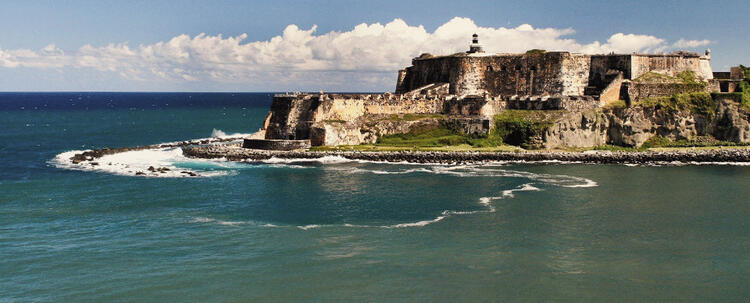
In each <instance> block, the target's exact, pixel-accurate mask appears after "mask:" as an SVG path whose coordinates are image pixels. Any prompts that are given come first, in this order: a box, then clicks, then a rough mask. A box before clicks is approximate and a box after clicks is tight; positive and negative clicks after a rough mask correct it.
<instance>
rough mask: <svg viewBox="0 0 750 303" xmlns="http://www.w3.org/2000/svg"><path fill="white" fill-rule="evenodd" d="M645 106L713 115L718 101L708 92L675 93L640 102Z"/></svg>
mask: <svg viewBox="0 0 750 303" xmlns="http://www.w3.org/2000/svg"><path fill="white" fill-rule="evenodd" d="M638 104H639V105H641V106H643V107H653V108H656V109H663V110H666V111H684V110H687V111H690V112H693V113H698V114H704V115H707V116H712V115H713V114H714V113H715V112H716V102H714V99H713V98H712V97H711V94H709V93H706V92H698V93H685V94H674V95H672V96H670V97H651V98H646V99H643V100H641V101H639V102H638Z"/></svg>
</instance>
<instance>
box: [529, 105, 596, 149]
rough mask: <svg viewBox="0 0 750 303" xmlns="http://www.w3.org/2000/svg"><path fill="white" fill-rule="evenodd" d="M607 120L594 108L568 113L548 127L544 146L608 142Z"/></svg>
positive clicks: (594, 144) (585, 145) (590, 144)
mask: <svg viewBox="0 0 750 303" xmlns="http://www.w3.org/2000/svg"><path fill="white" fill-rule="evenodd" d="M607 122H608V121H607V120H606V116H604V115H600V114H599V113H597V112H596V111H593V110H589V111H583V112H573V113H568V114H566V115H564V116H563V117H562V118H560V119H559V120H557V121H556V122H555V123H554V124H553V125H552V126H551V127H549V128H548V129H547V131H546V132H545V133H544V137H543V140H542V141H543V146H544V147H545V148H547V149H552V148H556V147H563V146H566V147H589V146H598V145H604V144H606V142H607V128H606V125H607Z"/></svg>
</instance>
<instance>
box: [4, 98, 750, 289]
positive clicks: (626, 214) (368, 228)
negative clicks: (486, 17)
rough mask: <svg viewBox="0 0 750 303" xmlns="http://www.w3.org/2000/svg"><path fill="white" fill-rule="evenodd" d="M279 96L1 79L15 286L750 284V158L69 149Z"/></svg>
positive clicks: (147, 135)
mask: <svg viewBox="0 0 750 303" xmlns="http://www.w3.org/2000/svg"><path fill="white" fill-rule="evenodd" d="M79 97H80V98H81V99H79ZM92 99H93V100H92ZM71 100H72V101H71ZM80 100H90V101H88V103H85V102H83V103H81V102H82V101H80ZM109 100H111V101H109ZM72 102H73V103H74V102H78V103H76V104H75V105H71V104H72ZM269 102H270V99H269V97H268V94H235V95H234V96H232V95H231V94H103V93H100V94H30V95H29V94H26V95H22V96H19V95H18V94H0V109H1V110H0V121H3V124H4V125H6V127H5V128H3V129H0V150H1V151H2V152H3V154H4V155H5V156H6V159H5V160H4V161H3V166H2V169H0V273H2V274H1V275H0V301H9V302H14V301H19V302H27V301H75V302H101V301H135V302H144V301H145V302H162V301H185V300H190V301H217V302H224V301H360V300H364V301H508V300H512V301H518V300H523V301H576V302H577V301H741V300H744V298H746V297H747V296H748V295H750V291H748V290H747V287H746V285H747V284H748V278H746V277H747V274H748V272H749V271H750V257H749V255H748V253H747V252H748V251H750V239H749V238H750V237H749V236H748V235H747V233H746V231H747V229H748V226H750V203H748V201H749V200H750V199H749V198H748V195H749V194H750V189H748V185H750V167H740V166H712V165H705V166H661V167H642V166H635V167H629V166H619V165H586V164H510V163H494V164H491V165H468V166H445V165H412V164H381V163H368V162H357V161H347V160H344V159H340V158H326V159H323V160H321V161H286V160H276V159H272V160H271V161H265V162H257V163H233V162H226V161H205V160H193V159H187V158H185V157H182V156H181V154H180V152H179V150H178V149H165V150H161V151H144V152H137V153H134V154H126V155H123V154H120V155H114V156H113V157H111V158H110V159H107V160H106V162H107V163H113V165H112V166H114V167H117V164H124V165H130V166H131V168H136V167H141V168H145V167H142V166H145V165H154V164H155V165H162V166H169V167H174V168H178V169H180V168H184V169H190V170H195V171H198V172H200V173H201V177H196V178H182V177H135V176H131V175H126V172H123V170H118V169H116V168H113V169H110V170H107V169H105V168H96V169H86V170H81V169H79V168H75V167H73V168H74V169H71V167H69V166H66V164H65V163H64V158H65V157H58V155H60V154H62V153H64V152H68V151H71V150H85V149H89V148H98V147H121V146H132V145H145V144H154V143H160V142H169V141H176V140H186V139H194V138H202V137H208V136H210V135H211V134H212V132H213V133H214V134H215V133H216V132H214V129H216V130H221V131H222V132H224V133H227V134H231V133H248V132H252V131H254V130H255V129H257V128H258V127H259V126H260V123H261V122H262V121H263V118H264V116H265V114H266V112H267V106H268V104H269ZM44 104H46V106H44ZM82 104H83V105H82ZM167 104H168V105H167ZM22 106H23V107H24V109H20V107H22ZM35 106H36V109H34V107H35ZM60 158H63V159H60ZM99 162H102V163H103V165H102V166H109V165H106V164H107V163H104V162H105V161H102V160H100V161H99Z"/></svg>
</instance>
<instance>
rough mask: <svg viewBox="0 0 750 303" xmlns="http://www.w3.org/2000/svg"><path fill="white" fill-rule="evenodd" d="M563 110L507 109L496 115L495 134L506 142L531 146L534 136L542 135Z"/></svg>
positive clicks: (525, 146) (526, 146)
mask: <svg viewBox="0 0 750 303" xmlns="http://www.w3.org/2000/svg"><path fill="white" fill-rule="evenodd" d="M561 115H562V111H547V110H506V111H504V112H502V113H501V114H498V115H496V116H495V134H494V136H496V137H497V138H500V139H501V140H502V141H503V142H504V143H506V144H510V145H516V146H521V147H524V148H530V147H533V146H532V142H533V141H534V140H533V139H534V138H538V137H541V136H542V134H543V133H544V132H545V131H546V130H547V129H548V128H550V127H551V126H552V125H553V123H554V121H555V120H556V119H557V118H559V117H560V116H561Z"/></svg>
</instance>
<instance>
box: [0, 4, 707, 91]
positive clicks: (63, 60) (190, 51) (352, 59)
mask: <svg viewBox="0 0 750 303" xmlns="http://www.w3.org/2000/svg"><path fill="white" fill-rule="evenodd" d="M316 30H317V28H316V26H313V27H311V28H309V29H301V28H299V27H298V26H297V25H289V26H287V27H286V28H285V29H284V30H283V32H282V33H281V35H279V36H275V37H272V38H271V39H269V40H265V41H251V42H245V40H246V39H247V35H245V34H242V35H239V36H236V37H223V36H222V35H216V36H210V35H206V34H200V35H197V36H194V37H191V36H188V35H179V36H176V37H173V38H171V39H170V40H168V41H162V42H158V43H154V44H148V45H138V46H130V45H128V44H127V43H118V44H114V43H113V44H108V45H104V46H92V45H84V46H82V47H80V48H79V49H77V50H75V51H68V52H65V51H63V50H61V49H59V48H57V47H56V46H55V45H54V44H50V45H48V46H46V47H44V48H43V49H41V50H38V51H32V50H27V49H15V50H3V49H0V67H5V68H15V67H31V68H42V69H64V68H91V69H95V70H98V71H104V72H112V73H117V74H118V75H120V76H121V77H122V78H125V79H128V80H143V81H148V80H152V79H159V80H167V81H177V82H179V81H182V82H184V81H188V82H189V81H215V82H236V83H248V84H250V85H251V84H263V83H268V82H270V81H274V82H277V83H288V84H289V86H291V87H290V88H292V89H293V88H295V85H300V84H303V85H301V86H309V85H319V86H320V87H332V86H333V85H334V84H335V83H341V81H360V82H363V83H373V85H374V86H373V87H378V86H382V85H383V84H384V83H386V82H385V81H388V82H395V80H394V77H395V76H394V74H393V72H394V71H395V70H397V69H399V68H402V67H404V66H407V65H408V64H409V63H410V60H411V58H413V57H415V56H418V55H419V54H420V53H423V52H429V53H433V54H451V53H456V52H460V51H465V50H466V49H467V47H468V42H469V37H470V35H471V34H473V33H477V34H479V35H480V40H481V41H480V42H481V43H482V44H483V45H484V48H485V50H486V51H488V52H523V51H526V50H528V49H533V48H538V49H546V50H565V51H572V52H583V53H609V52H616V53H630V52H659V51H665V50H668V49H674V48H695V47H698V46H703V45H706V44H708V43H710V41H708V40H684V39H680V40H679V41H677V42H676V43H674V44H671V45H670V44H668V43H667V42H666V41H665V40H664V39H661V38H657V37H654V36H650V35H638V34H624V33H616V34H613V35H612V36H610V37H609V38H608V39H607V40H606V41H605V42H599V41H594V42H591V43H586V44H584V43H580V42H578V41H576V40H575V39H572V38H570V37H569V36H571V35H572V34H574V33H575V31H574V30H573V29H570V28H563V29H558V28H534V27H533V26H531V25H529V24H523V25H520V26H518V27H515V28H505V27H497V28H493V27H481V26H478V25H476V24H475V23H474V21H472V20H471V19H469V18H460V17H456V18H453V19H452V20H450V21H448V22H447V23H445V24H443V25H441V26H440V27H438V28H437V29H436V30H435V31H434V32H428V31H427V30H426V29H425V28H424V27H423V26H421V25H420V26H414V25H409V24H407V23H406V22H404V21H403V20H401V19H395V20H393V21H391V22H388V23H386V24H380V23H373V24H365V23H363V24H359V25H357V26H355V27H354V28H353V29H351V30H349V31H332V32H328V33H323V34H316Z"/></svg>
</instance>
